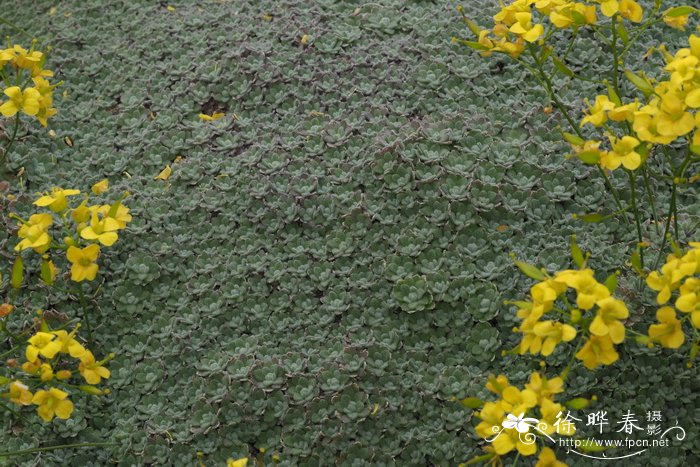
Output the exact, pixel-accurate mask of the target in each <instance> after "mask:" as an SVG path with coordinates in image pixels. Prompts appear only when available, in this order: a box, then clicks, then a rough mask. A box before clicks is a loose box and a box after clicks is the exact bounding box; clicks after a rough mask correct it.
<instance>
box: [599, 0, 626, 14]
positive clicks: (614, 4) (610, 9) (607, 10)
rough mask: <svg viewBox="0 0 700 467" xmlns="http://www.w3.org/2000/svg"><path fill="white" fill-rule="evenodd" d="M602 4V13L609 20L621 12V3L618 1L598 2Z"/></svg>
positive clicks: (604, 0) (602, 0) (603, 0)
mask: <svg viewBox="0 0 700 467" xmlns="http://www.w3.org/2000/svg"><path fill="white" fill-rule="evenodd" d="M596 1H597V2H598V3H600V11H601V13H603V14H604V15H605V16H607V17H608V18H610V17H612V16H613V15H615V13H617V12H619V11H620V3H619V2H618V1H617V0H596Z"/></svg>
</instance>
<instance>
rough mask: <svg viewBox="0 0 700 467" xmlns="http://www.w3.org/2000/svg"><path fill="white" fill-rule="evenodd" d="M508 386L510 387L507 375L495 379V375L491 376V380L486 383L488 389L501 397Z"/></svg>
mask: <svg viewBox="0 0 700 467" xmlns="http://www.w3.org/2000/svg"><path fill="white" fill-rule="evenodd" d="M508 386H510V383H508V378H507V377H506V376H505V375H498V376H496V377H495V378H494V377H493V375H492V376H489V380H488V382H487V383H486V389H488V390H489V391H491V392H493V393H496V394H498V395H499V396H500V395H501V393H503V390H504V389H505V388H507V387H508Z"/></svg>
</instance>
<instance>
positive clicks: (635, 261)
mask: <svg viewBox="0 0 700 467" xmlns="http://www.w3.org/2000/svg"><path fill="white" fill-rule="evenodd" d="M630 264H631V265H632V269H634V270H635V271H636V272H637V274H639V275H642V273H643V271H642V255H641V253H640V252H639V248H637V249H636V250H634V253H632V256H631V257H630Z"/></svg>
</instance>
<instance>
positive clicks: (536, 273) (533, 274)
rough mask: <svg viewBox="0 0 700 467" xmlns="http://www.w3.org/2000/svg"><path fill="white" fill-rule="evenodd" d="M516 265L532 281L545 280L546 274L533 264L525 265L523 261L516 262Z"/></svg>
mask: <svg viewBox="0 0 700 467" xmlns="http://www.w3.org/2000/svg"><path fill="white" fill-rule="evenodd" d="M515 265H516V266H517V267H518V268H519V269H520V270H521V271H522V272H523V274H525V275H526V276H527V277H529V278H531V279H535V280H536V281H541V280H544V279H545V276H544V273H543V272H542V271H540V270H539V269H537V268H536V267H535V266H533V265H532V264H528V263H523V262H522V261H516V262H515Z"/></svg>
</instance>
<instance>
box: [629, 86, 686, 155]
mask: <svg viewBox="0 0 700 467" xmlns="http://www.w3.org/2000/svg"><path fill="white" fill-rule="evenodd" d="M658 105H659V99H658V97H655V98H653V99H652V100H651V102H650V103H649V104H648V105H645V106H644V107H641V108H640V109H639V110H638V111H637V112H635V113H634V121H633V122H632V128H634V131H635V133H637V136H638V137H639V139H640V140H642V141H647V142H650V143H656V144H669V143H671V142H672V141H673V140H674V139H676V137H675V136H664V135H661V134H660V133H659V130H658V128H657V116H658V115H659V113H660V112H661V110H659V107H658Z"/></svg>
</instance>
